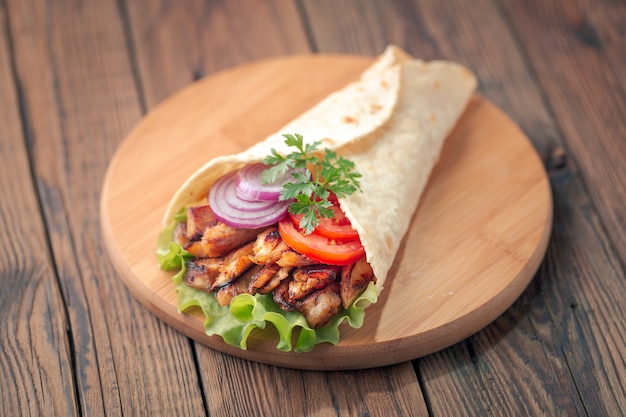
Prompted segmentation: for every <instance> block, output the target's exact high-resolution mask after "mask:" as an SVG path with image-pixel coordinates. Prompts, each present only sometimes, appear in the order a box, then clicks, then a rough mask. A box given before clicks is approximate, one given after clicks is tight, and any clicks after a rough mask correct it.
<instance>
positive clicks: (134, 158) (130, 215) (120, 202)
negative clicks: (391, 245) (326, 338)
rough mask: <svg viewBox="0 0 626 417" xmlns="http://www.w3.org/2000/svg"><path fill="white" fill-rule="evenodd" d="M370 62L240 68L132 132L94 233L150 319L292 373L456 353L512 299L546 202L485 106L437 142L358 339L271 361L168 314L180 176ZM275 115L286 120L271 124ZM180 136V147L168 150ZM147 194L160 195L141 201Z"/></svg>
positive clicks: (305, 61) (254, 136) (289, 61)
mask: <svg viewBox="0 0 626 417" xmlns="http://www.w3.org/2000/svg"><path fill="white" fill-rule="evenodd" d="M369 62H370V60H367V59H363V58H361V59H358V58H356V57H352V56H341V55H315V56H313V55H310V56H306V55H305V56H299V57H293V58H285V59H273V60H266V61H260V62H257V63H253V64H248V65H244V66H241V67H236V68H234V69H232V70H230V71H227V72H222V73H220V74H218V75H217V76H215V77H210V78H208V79H206V80H202V81H201V82H198V83H196V84H195V85H193V86H190V87H188V88H186V89H185V90H184V91H182V92H180V93H179V94H177V95H175V96H173V97H171V98H170V99H169V100H167V101H166V102H165V103H163V105H161V106H159V107H158V108H156V109H154V110H153V111H152V112H151V113H150V114H149V115H148V116H147V117H146V118H144V119H143V120H142V122H141V123H139V124H138V126H137V127H136V128H135V129H134V130H133V132H131V134H130V135H129V136H128V138H127V139H126V140H125V141H124V143H123V144H122V145H121V146H120V149H119V151H118V152H117V154H116V155H115V158H114V159H113V161H112V162H111V167H110V169H109V171H108V172H107V178H106V181H105V183H104V186H103V195H102V224H103V230H104V238H105V241H106V243H107V245H108V246H107V247H108V249H109V252H110V255H111V257H112V259H113V262H114V264H115V265H116V267H117V269H118V271H119V273H120V275H121V277H122V278H123V279H124V281H125V282H126V284H127V285H128V286H129V288H130V289H131V291H132V292H133V294H134V295H135V296H137V297H138V298H139V299H140V300H141V301H142V302H143V303H144V304H145V305H146V306H147V307H148V308H149V309H150V310H151V311H152V312H153V313H154V314H156V315H158V316H159V317H161V318H162V319H163V320H165V321H166V322H168V323H169V324H171V325H172V326H174V327H175V328H176V329H178V330H180V331H181V332H183V333H185V334H187V335H190V336H191V337H192V338H194V339H195V340H198V341H200V342H202V343H205V344H207V345H209V346H211V347H214V348H216V349H218V350H221V351H224V352H228V353H231V354H233V355H236V356H241V357H243V358H247V359H252V360H255V361H260V362H263V363H269V364H274V365H280V366H286V367H294V368H302V369H317V370H319V369H322V370H330V369H359V368H366V367H372V366H381V365H388V364H393V363H398V362H401V361H406V360H409V359H413V358H416V357H419V356H423V355H425V354H428V353H431V352H433V351H436V350H439V349H442V348H443V347H446V346H449V345H450V344H452V343H455V342H458V341H459V340H461V339H462V338H464V337H467V336H469V335H470V334H472V333H473V332H475V331H477V330H479V329H480V328H482V327H484V326H485V325H487V324H488V323H489V322H491V321H492V320H494V319H495V318H496V317H497V316H498V315H499V314H500V313H501V312H502V311H504V310H505V309H506V308H507V307H508V306H509V305H510V304H511V303H512V302H513V301H514V300H515V298H517V297H518V296H519V294H520V293H521V292H522V291H523V289H524V288H525V286H526V285H527V284H528V281H529V280H530V279H531V277H532V275H533V274H534V272H535V271H536V269H537V267H538V265H539V262H540V261H541V259H542V257H543V253H544V251H545V247H546V245H547V239H548V235H549V230H550V225H551V217H552V210H551V197H550V190H549V187H548V183H547V178H546V176H545V172H544V171H543V167H542V165H541V162H540V160H539V158H538V157H537V155H536V153H535V151H534V149H533V148H532V146H531V145H530V143H529V142H528V140H527V138H526V137H525V136H524V135H523V134H522V133H521V132H520V131H519V130H518V129H517V127H516V125H515V124H514V123H512V122H511V121H510V120H509V119H508V118H507V117H506V116H505V115H504V114H502V113H500V112H499V111H498V110H497V109H496V108H495V107H493V106H492V105H490V104H489V103H487V102H485V101H484V100H482V99H480V98H475V99H473V100H472V101H471V103H470V104H469V106H468V108H467V110H466V112H465V114H464V116H463V117H462V118H461V120H460V121H459V123H458V125H457V126H456V128H455V129H454V131H453V132H452V133H451V135H450V136H449V137H448V139H447V140H446V145H445V147H444V149H443V152H442V155H441V159H440V161H439V164H438V166H437V168H436V169H435V170H434V172H433V173H432V175H431V177H430V180H429V185H428V187H427V189H426V190H425V191H424V194H423V196H422V200H421V202H420V207H419V209H418V210H417V212H416V214H415V216H414V217H413V221H412V224H411V227H410V228H409V231H408V233H407V235H406V237H405V240H404V242H403V245H402V247H401V248H400V250H399V252H398V254H397V256H396V262H395V264H394V266H393V267H392V270H391V271H390V274H389V276H388V284H387V285H386V287H385V291H384V292H383V294H382V297H381V299H380V301H379V303H378V304H377V305H376V306H374V307H372V308H370V309H368V312H369V314H368V317H369V320H366V322H365V323H364V325H363V328H361V329H358V330H353V329H350V328H348V327H347V326H344V329H343V330H342V334H343V336H342V339H341V341H340V342H339V344H338V345H337V346H328V345H319V346H317V347H316V348H315V349H314V350H313V351H312V352H310V353H307V354H297V353H293V352H292V353H281V352H278V351H276V349H275V345H276V340H275V336H274V334H273V333H272V332H269V333H268V332H259V333H254V334H252V335H251V337H250V341H249V348H248V350H246V351H242V350H239V349H237V348H233V347H232V346H229V345H227V344H225V343H224V342H223V341H222V340H221V338H219V337H207V336H206V335H205V334H204V326H203V323H204V317H203V316H202V315H199V316H198V315H197V314H190V315H182V314H180V313H179V312H178V304H177V296H176V291H175V286H174V284H173V283H172V282H171V277H172V275H173V273H171V272H164V271H160V270H159V269H158V265H157V262H156V260H155V258H154V256H155V255H154V252H155V250H156V246H155V245H156V244H155V239H156V236H158V234H159V233H160V231H161V229H162V227H163V226H162V216H163V214H162V213H164V212H165V208H166V206H167V203H168V202H169V200H170V199H171V196H172V195H173V194H174V192H175V191H176V190H177V189H178V188H179V187H180V185H181V184H182V183H183V182H184V181H185V180H186V178H187V177H188V176H189V173H190V170H191V171H195V170H196V169H197V167H200V166H202V165H203V164H204V163H205V162H206V161H207V160H209V159H211V158H213V157H215V156H218V155H223V154H229V153H235V152H238V151H242V150H244V149H246V148H248V147H250V146H251V145H253V144H254V143H256V142H257V141H258V140H259V134H258V133H259V131H262V132H267V133H266V134H269V133H271V132H275V131H277V130H278V129H280V127H281V126H283V125H284V124H286V123H287V122H288V121H289V120H291V119H293V118H295V117H296V116H298V115H299V114H301V113H302V112H303V111H304V110H305V109H308V108H309V107H311V106H312V104H314V103H316V102H317V101H319V100H321V99H322V98H323V97H325V96H326V95H328V94H329V93H331V92H333V91H335V90H336V89H337V88H338V86H343V85H345V84H347V83H348V82H349V81H351V80H356V79H357V78H358V76H359V74H360V73H361V71H362V70H363V68H364V67H365V65H366V64H367V63H369ZM276 68H280V69H281V74H282V76H281V77H280V78H277V77H275V76H274V74H275V72H276ZM320 74H323V76H320ZM234 86H237V87H236V88H235V87H234ZM250 91H255V94H254V95H250V94H249V92H250ZM257 102H264V103H268V106H267V109H268V110H266V111H262V110H261V109H256V110H255V112H254V113H255V116H254V117H255V118H257V119H258V120H259V122H258V123H253V124H254V125H255V126H257V129H255V130H250V131H248V132H247V133H245V134H244V133H242V132H241V131H238V134H237V135H232V133H230V130H229V126H231V125H233V124H238V123H240V121H241V120H242V119H243V118H246V117H251V116H249V115H250V113H251V112H250V109H252V108H256V103H257ZM274 102H275V103H281V104H282V105H283V106H284V110H283V111H281V112H276V111H275V110H276V106H275V105H272V103H274ZM276 114H279V115H280V116H279V119H277V120H274V118H273V115H276ZM266 134H264V135H263V136H262V137H264V136H265V135H266ZM423 134H427V132H424V133H423ZM181 136H185V138H186V141H185V146H176V144H177V143H178V141H179V138H180V137H181ZM148 145H150V147H151V149H150V150H148V149H147V148H148V147H149V146H148ZM198 149H202V152H198ZM164 150H166V151H165V152H164ZM406 163H411V161H406ZM138 167H139V168H138ZM163 167H168V175H167V176H163ZM179 171H181V172H179ZM132 173H135V175H134V176H133V177H132V178H131V174H132ZM155 183H158V184H159V187H158V189H155V190H153V191H150V192H148V191H147V190H149V189H150V188H151V185H152V184H155ZM372 198H375V196H372ZM130 200H134V201H133V202H132V203H131V202H130ZM423 277H429V278H428V279H424V278H423ZM417 300H419V302H417Z"/></svg>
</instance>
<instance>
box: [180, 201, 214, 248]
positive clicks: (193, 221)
mask: <svg viewBox="0 0 626 417" xmlns="http://www.w3.org/2000/svg"><path fill="white" fill-rule="evenodd" d="M217 223H218V220H217V218H216V217H215V214H214V213H213V210H211V206H208V205H206V206H197V207H189V208H188V209H187V237H188V238H189V240H198V239H200V238H201V237H202V234H203V233H204V231H205V230H206V229H208V228H209V227H213V226H215V225H216V224H217Z"/></svg>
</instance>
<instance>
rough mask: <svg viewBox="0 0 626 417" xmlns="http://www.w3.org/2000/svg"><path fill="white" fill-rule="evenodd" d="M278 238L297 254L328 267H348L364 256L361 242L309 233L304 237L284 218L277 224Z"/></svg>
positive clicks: (287, 218) (291, 222) (288, 219)
mask: <svg viewBox="0 0 626 417" xmlns="http://www.w3.org/2000/svg"><path fill="white" fill-rule="evenodd" d="M278 231H279V232H280V237H281V238H282V239H283V240H284V241H285V243H286V244H287V245H289V247H291V248H292V249H293V250H295V251H296V252H298V253H301V254H303V255H306V256H308V257H309V258H312V259H315V260H316V261H320V262H322V263H325V264H329V265H349V264H351V263H353V262H356V261H357V260H358V259H359V258H361V257H362V256H363V255H364V254H365V249H363V246H362V245H361V242H360V241H359V240H358V239H357V240H349V241H341V240H335V239H330V238H328V237H325V236H320V235H316V234H314V233H311V234H310V235H305V234H303V233H302V232H300V231H299V230H298V229H297V228H296V226H295V225H294V224H293V221H292V220H291V218H289V217H286V218H284V219H282V220H281V221H279V222H278Z"/></svg>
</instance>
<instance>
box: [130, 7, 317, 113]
mask: <svg viewBox="0 0 626 417" xmlns="http://www.w3.org/2000/svg"><path fill="white" fill-rule="evenodd" d="M125 3H126V11H127V22H128V30H129V32H130V33H131V34H132V41H131V47H132V48H134V49H135V59H136V62H137V68H138V77H139V79H140V83H141V85H142V86H143V91H144V95H145V100H146V103H147V105H148V107H149V108H150V107H152V106H154V105H155V104H157V103H158V102H159V101H161V100H163V99H165V98H166V97H167V96H168V95H170V94H172V93H173V92H175V91H176V90H178V89H180V88H182V87H184V86H186V85H188V84H189V83H191V82H192V81H193V80H194V79H197V78H200V77H203V76H204V75H206V74H211V73H214V72H216V71H219V70H222V69H226V68H230V67H232V66H235V65H238V64H242V63H245V62H248V61H252V60H256V59H262V58H269V57H272V56H277V55H285V54H294V53H307V52H309V45H308V43H307V38H306V33H305V31H304V28H303V26H302V21H301V17H300V16H299V14H298V9H297V7H296V4H295V2H293V1H291V0H270V1H264V2H258V1H255V0H243V1H236V2H230V1H209V2H207V1H200V0H192V1H186V2H185V4H184V6H183V7H181V5H179V3H178V2H175V1H162V2H154V1H145V0H144V1H128V2H125Z"/></svg>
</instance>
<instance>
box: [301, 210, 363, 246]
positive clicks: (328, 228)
mask: <svg viewBox="0 0 626 417" xmlns="http://www.w3.org/2000/svg"><path fill="white" fill-rule="evenodd" d="M330 209H331V210H332V211H333V213H334V214H335V217H332V218H327V217H320V219H319V220H320V222H319V224H318V225H317V227H316V228H315V230H314V231H313V233H314V234H316V235H321V236H326V237H328V238H331V239H340V240H355V239H358V238H359V234H358V233H357V231H356V230H354V229H353V228H352V224H350V220H348V218H347V217H346V215H345V214H343V211H341V209H340V208H339V207H338V206H331V207H330ZM289 215H290V216H291V219H292V220H293V222H294V224H295V225H296V226H298V227H299V226H300V220H302V218H303V217H304V215H303V214H291V213H289Z"/></svg>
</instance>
